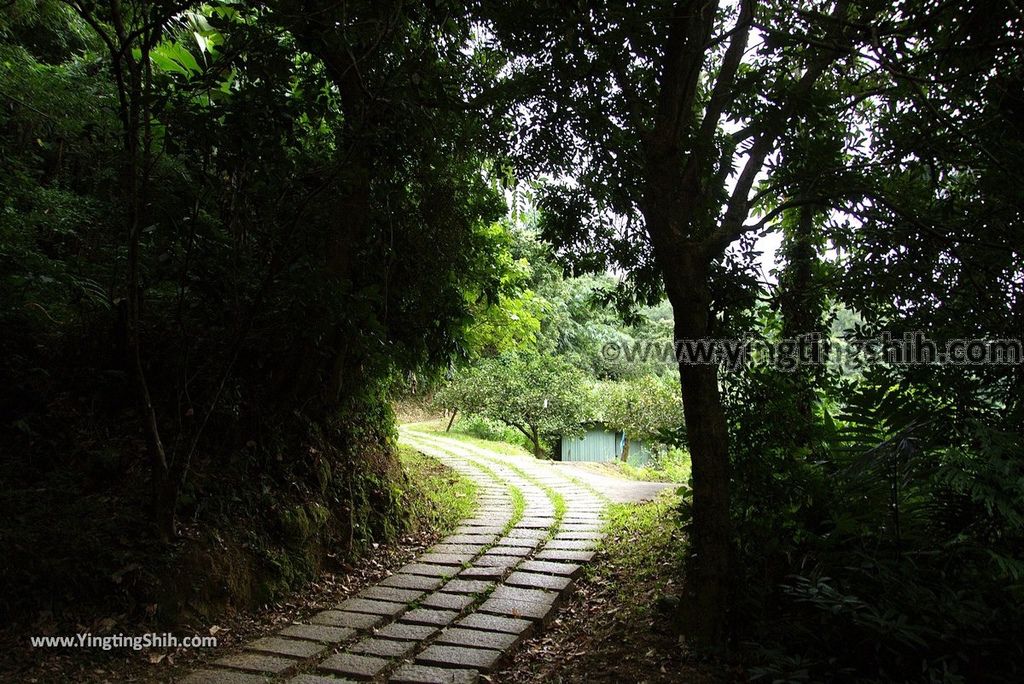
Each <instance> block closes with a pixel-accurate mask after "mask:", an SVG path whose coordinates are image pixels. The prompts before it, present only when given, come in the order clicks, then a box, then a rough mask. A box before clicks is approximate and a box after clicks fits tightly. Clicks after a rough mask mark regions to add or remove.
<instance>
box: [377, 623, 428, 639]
mask: <svg viewBox="0 0 1024 684" xmlns="http://www.w3.org/2000/svg"><path fill="white" fill-rule="evenodd" d="M435 632H437V628H436V627H434V626H432V625H410V624H408V623H405V622H392V623H391V624H390V625H385V626H384V627H381V628H380V629H378V630H377V631H376V632H374V634H376V635H377V636H381V637H385V638H387V639H396V640H401V641H426V640H427V639H429V638H430V637H431V635H433V634H434V633H435Z"/></svg>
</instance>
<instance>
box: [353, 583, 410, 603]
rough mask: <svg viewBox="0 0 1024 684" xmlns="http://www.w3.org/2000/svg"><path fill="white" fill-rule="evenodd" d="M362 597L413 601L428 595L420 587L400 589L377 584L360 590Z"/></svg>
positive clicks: (405, 601)
mask: <svg viewBox="0 0 1024 684" xmlns="http://www.w3.org/2000/svg"><path fill="white" fill-rule="evenodd" d="M358 596H359V597H360V598H368V599H376V600H378V601H391V602H392V603H412V602H413V601H416V600H418V599H421V598H423V597H424V596H426V592H425V591H420V590H419V589H400V588H398V587H383V586H381V585H379V584H378V585H377V586H374V587H369V588H367V589H363V590H362V591H361V592H359V594H358Z"/></svg>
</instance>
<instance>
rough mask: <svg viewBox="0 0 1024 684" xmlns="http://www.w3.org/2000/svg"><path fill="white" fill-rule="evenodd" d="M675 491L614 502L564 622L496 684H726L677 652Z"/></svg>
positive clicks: (680, 560) (720, 673)
mask: <svg viewBox="0 0 1024 684" xmlns="http://www.w3.org/2000/svg"><path fill="white" fill-rule="evenodd" d="M679 505H680V497H679V495H678V494H677V493H675V492H674V491H671V490H669V491H667V492H664V493H663V494H661V495H660V496H659V497H658V498H657V499H655V500H654V501H650V502H647V503H641V504H612V505H610V506H609V508H608V521H607V524H606V526H605V531H606V533H607V537H606V538H605V540H604V541H603V542H602V544H601V547H600V552H599V556H598V559H597V560H596V561H595V562H594V563H592V564H590V565H588V566H587V569H586V570H585V571H584V574H583V576H582V577H581V578H580V579H579V580H577V582H576V585H575V589H574V593H573V594H572V595H571V597H570V598H569V599H568V600H567V601H566V603H565V605H564V606H563V608H562V610H561V611H560V613H559V617H558V618H557V619H556V620H555V622H554V624H553V625H552V626H551V627H550V628H549V629H548V630H546V631H545V632H544V633H543V634H542V635H540V636H537V637H534V638H532V639H529V640H527V641H526V642H524V643H523V646H522V652H521V653H520V655H518V656H517V657H516V658H515V660H514V661H513V662H512V663H510V664H509V665H507V666H506V667H505V668H504V669H503V670H502V671H500V672H498V673H496V675H495V677H494V678H495V680H496V681H502V682H515V683H522V684H525V683H527V682H530V683H534V682H535V683H537V684H540V683H542V682H543V683H548V682H557V683H570V682H572V683H577V682H579V683H583V682H592V681H607V682H651V683H654V682H665V683H668V682H679V681H686V682H698V683H701V682H725V681H731V680H732V679H731V678H730V677H729V676H727V675H728V674H729V673H728V672H727V671H726V670H725V669H724V668H722V667H720V666H716V665H711V664H708V663H706V662H703V661H701V660H700V659H699V658H695V657H693V655H692V654H691V653H689V652H688V651H687V649H685V648H683V647H681V646H680V643H679V640H678V636H677V631H676V628H675V625H674V624H673V623H674V619H675V618H674V616H675V614H676V613H677V608H678V606H677V604H678V601H679V600H680V594H681V591H682V589H681V587H682V583H683V574H682V573H683V566H684V557H685V535H684V531H683V528H682V525H681V524H680V518H679V516H678V514H677V511H678V508H679Z"/></svg>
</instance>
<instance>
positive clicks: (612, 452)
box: [561, 428, 651, 465]
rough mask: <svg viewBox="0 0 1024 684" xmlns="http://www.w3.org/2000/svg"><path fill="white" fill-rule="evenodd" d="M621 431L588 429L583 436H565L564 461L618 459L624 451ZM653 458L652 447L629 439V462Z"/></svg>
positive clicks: (562, 448)
mask: <svg viewBox="0 0 1024 684" xmlns="http://www.w3.org/2000/svg"><path fill="white" fill-rule="evenodd" d="M622 442H623V436H622V433H621V432H609V431H608V430H601V429H593V428H592V429H588V430H587V431H586V432H585V433H584V434H583V436H582V437H563V438H562V444H561V455H562V460H563V461H588V462H591V463H593V462H598V463H600V462H603V461H617V460H619V456H620V454H621V453H622ZM650 458H651V452H650V449H648V448H647V445H645V444H643V443H642V442H640V441H638V440H635V439H631V440H629V462H630V463H632V464H633V465H644V464H646V463H647V462H648V461H649V460H650Z"/></svg>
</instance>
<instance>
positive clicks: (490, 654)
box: [416, 644, 502, 672]
mask: <svg viewBox="0 0 1024 684" xmlns="http://www.w3.org/2000/svg"><path fill="white" fill-rule="evenodd" d="M501 655H502V653H501V651H494V650H491V649H489V648H465V647H463V646H443V645H439V644H434V645H433V646H428V647H427V648H426V649H424V650H423V652H422V653H420V654H419V655H418V656H416V662H417V663H422V664H424V665H438V666H440V667H455V668H460V667H461V668H472V669H475V670H480V671H481V672H490V671H491V670H493V669H494V668H495V667H497V666H498V663H499V662H500V661H501Z"/></svg>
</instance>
